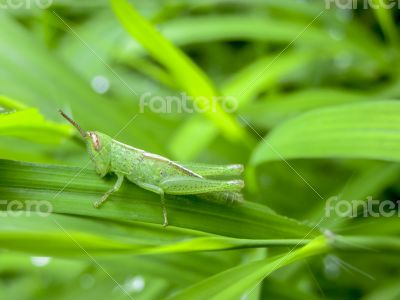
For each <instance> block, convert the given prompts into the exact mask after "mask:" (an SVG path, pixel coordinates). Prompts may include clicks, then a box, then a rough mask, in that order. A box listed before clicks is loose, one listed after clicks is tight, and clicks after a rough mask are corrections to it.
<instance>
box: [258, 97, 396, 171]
mask: <svg viewBox="0 0 400 300" xmlns="http://www.w3.org/2000/svg"><path fill="white" fill-rule="evenodd" d="M296 158H356V159H357V158H367V159H378V160H385V161H400V102H398V101H390V100H386V101H378V102H365V103H356V104H348V105H339V106H334V107H328V108H322V109H317V110H313V111H310V112H308V113H305V114H303V115H300V116H299V117H296V118H294V119H290V120H289V121H287V122H285V123H283V124H282V125H280V126H278V127H276V128H275V129H274V130H273V131H272V132H271V133H270V134H269V135H268V136H267V137H266V138H265V140H264V141H263V142H262V143H261V144H260V145H259V146H258V147H257V148H256V150H255V151H254V153H253V156H252V159H251V162H252V164H253V165H258V164H261V163H263V162H268V161H273V160H282V159H296Z"/></svg>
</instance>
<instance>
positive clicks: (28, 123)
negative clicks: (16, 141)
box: [0, 106, 74, 144]
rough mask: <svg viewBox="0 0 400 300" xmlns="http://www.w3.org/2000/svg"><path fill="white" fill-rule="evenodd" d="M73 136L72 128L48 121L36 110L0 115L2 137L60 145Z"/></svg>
mask: <svg viewBox="0 0 400 300" xmlns="http://www.w3.org/2000/svg"><path fill="white" fill-rule="evenodd" d="M19 107H21V106H19ZM73 134H74V130H73V128H71V126H69V125H66V124H57V123H55V122H50V121H46V120H45V119H44V117H43V116H42V115H41V114H40V113H39V111H38V110H37V109H35V108H29V109H25V110H21V111H16V112H11V113H2V114H0V137H1V136H11V137H18V138H23V139H27V140H30V141H32V142H35V143H45V144H59V143H60V142H61V141H62V140H63V139H66V138H68V137H72V136H73Z"/></svg>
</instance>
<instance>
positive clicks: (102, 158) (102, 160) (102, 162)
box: [85, 131, 112, 176]
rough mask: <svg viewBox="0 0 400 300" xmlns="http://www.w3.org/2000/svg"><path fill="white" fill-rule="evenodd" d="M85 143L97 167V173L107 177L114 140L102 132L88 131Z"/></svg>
mask: <svg viewBox="0 0 400 300" xmlns="http://www.w3.org/2000/svg"><path fill="white" fill-rule="evenodd" d="M85 141H86V148H87V151H88V153H89V156H90V158H91V160H92V161H93V162H94V165H95V167H96V172H97V173H98V174H99V175H100V176H105V175H106V174H107V173H108V172H109V171H110V166H111V143H112V138H111V137H109V136H108V135H106V134H104V133H101V132H97V131H88V132H87V134H86V137H85Z"/></svg>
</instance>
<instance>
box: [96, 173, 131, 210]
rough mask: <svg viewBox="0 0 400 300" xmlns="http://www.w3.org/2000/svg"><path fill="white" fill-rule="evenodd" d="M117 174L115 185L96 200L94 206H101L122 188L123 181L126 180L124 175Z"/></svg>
mask: <svg viewBox="0 0 400 300" xmlns="http://www.w3.org/2000/svg"><path fill="white" fill-rule="evenodd" d="M117 176H118V179H117V182H116V183H115V185H114V186H113V187H112V188H111V189H110V190H109V191H108V192H107V193H105V194H104V196H103V197H101V199H100V200H99V201H97V202H95V204H94V207H96V208H99V207H100V206H101V205H103V204H104V202H106V201H107V199H108V197H110V196H111V195H112V194H113V193H115V192H117V191H118V190H119V189H120V187H121V185H122V182H124V175H122V174H117Z"/></svg>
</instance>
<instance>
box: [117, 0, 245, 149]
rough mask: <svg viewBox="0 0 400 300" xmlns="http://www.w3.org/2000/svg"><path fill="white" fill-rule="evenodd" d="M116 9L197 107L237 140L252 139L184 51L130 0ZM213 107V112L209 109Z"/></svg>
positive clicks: (227, 134)
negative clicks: (220, 102) (223, 107)
mask: <svg viewBox="0 0 400 300" xmlns="http://www.w3.org/2000/svg"><path fill="white" fill-rule="evenodd" d="M111 4H112V8H113V10H114V12H115V14H116V16H117V17H118V19H119V20H120V22H121V24H122V25H123V26H124V27H125V29H126V30H127V31H128V32H129V33H130V34H131V35H132V36H133V37H134V38H135V39H136V40H137V41H138V42H139V43H140V44H141V45H142V46H143V47H144V48H145V49H146V50H147V51H148V52H149V53H150V54H151V55H152V56H153V57H154V58H155V59H156V60H158V61H159V62H160V63H161V64H162V65H163V66H165V67H166V69H167V70H168V71H169V72H170V73H171V75H172V77H173V78H174V79H175V81H176V82H177V83H178V84H179V86H180V87H181V88H182V89H184V90H185V91H187V92H188V93H189V94H190V95H191V96H192V97H194V101H195V104H196V105H197V106H198V107H199V108H201V109H202V110H204V111H205V114H206V115H207V116H208V117H209V118H210V119H211V120H212V121H213V122H214V124H215V125H216V126H217V127H218V128H219V129H220V130H221V132H222V133H223V134H224V135H225V137H226V138H228V139H230V140H234V141H236V142H237V141H239V140H240V139H243V138H244V139H245V140H247V139H248V136H247V134H246V132H245V131H244V130H243V128H241V126H240V125H239V123H238V122H237V121H236V120H235V119H234V118H232V117H231V116H229V115H228V114H227V113H226V112H225V111H224V110H223V109H222V108H221V106H220V105H219V104H218V103H217V102H216V99H215V96H217V94H218V93H217V91H216V90H215V88H214V87H213V85H212V83H211V81H210V80H209V79H208V77H207V76H206V75H205V74H204V73H203V72H202V71H201V70H200V68H199V67H197V66H196V65H195V64H194V63H193V62H192V61H191V60H190V59H189V58H188V57H187V56H186V55H185V54H184V53H183V52H182V51H180V50H179V49H178V48H176V47H175V46H174V45H173V44H172V43H171V42H169V41H168V40H167V39H165V38H164V37H163V36H162V35H161V34H160V33H159V32H158V31H157V30H156V29H155V28H154V27H153V26H152V25H151V24H150V23H149V22H147V21H146V20H145V19H144V18H143V17H142V16H141V15H140V14H139V13H138V12H137V11H136V10H135V9H134V7H133V6H132V5H131V4H130V3H129V2H128V1H126V0H111ZM210 107H212V109H209V108H210Z"/></svg>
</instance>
